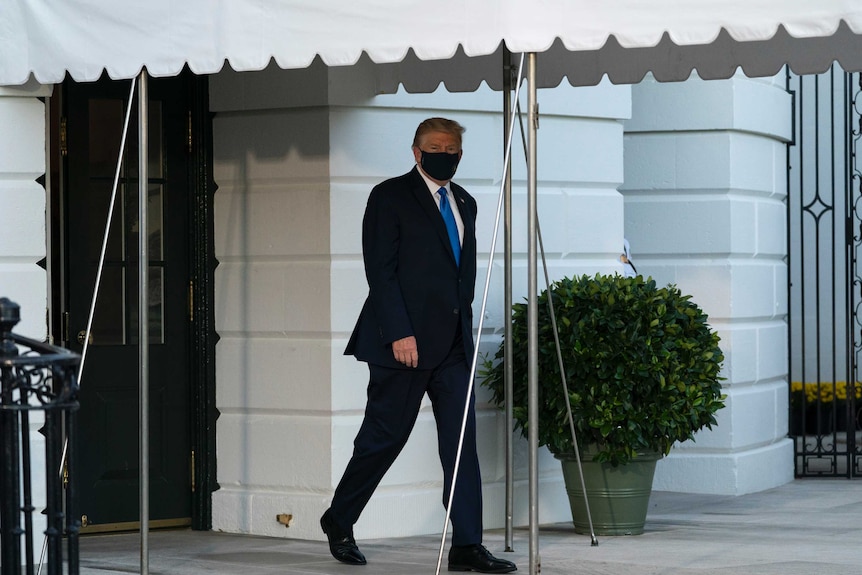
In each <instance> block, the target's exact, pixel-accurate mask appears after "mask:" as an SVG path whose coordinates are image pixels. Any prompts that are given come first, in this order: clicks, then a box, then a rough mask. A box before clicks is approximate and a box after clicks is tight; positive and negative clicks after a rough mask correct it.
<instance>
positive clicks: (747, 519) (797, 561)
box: [80, 479, 862, 575]
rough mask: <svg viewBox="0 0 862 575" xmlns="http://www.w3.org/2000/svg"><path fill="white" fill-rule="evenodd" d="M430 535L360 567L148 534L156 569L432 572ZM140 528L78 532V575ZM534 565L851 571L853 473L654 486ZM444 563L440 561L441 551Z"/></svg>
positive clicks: (639, 571)
mask: <svg viewBox="0 0 862 575" xmlns="http://www.w3.org/2000/svg"><path fill="white" fill-rule="evenodd" d="M438 541H439V539H438V537H437V536H424V537H408V538H403V539H379V540H363V541H359V546H360V548H361V549H362V551H363V552H364V553H365V555H366V557H367V558H368V565H366V566H362V567H354V566H349V565H342V564H340V563H338V562H337V561H335V560H334V559H332V558H331V557H330V555H329V550H328V548H327V545H326V543H325V542H321V541H300V540H292V539H274V538H265V537H254V536H247V535H245V536H244V535H228V534H225V533H214V532H198V531H155V532H153V533H152V534H151V535H150V539H149V542H150V555H149V572H150V573H152V574H154V575H156V574H159V575H227V574H231V575H235V574H239V575H273V574H280V575H300V574H302V575H313V574H316V575H341V574H352V575H420V574H423V573H429V574H433V573H434V572H435V569H436V561H437V545H438ZM503 542H504V539H503V533H502V531H500V530H493V531H488V532H487V533H486V535H485V544H486V546H487V547H488V549H490V550H491V552H492V553H494V554H499V555H501V556H503V557H505V558H506V559H510V560H512V561H515V563H517V564H518V573H525V574H528V573H529V572H530V568H529V560H528V555H529V549H528V548H529V532H528V531H527V530H526V529H518V530H516V532H515V541H514V548H515V551H514V552H511V553H504V552H503V551H502V549H503V547H504V545H503ZM138 545H139V536H138V535H137V534H129V535H100V536H87V537H84V538H82V540H81V547H80V549H81V561H82V568H81V573H82V575H113V574H119V573H138V572H139V565H140V557H139V554H140V551H139V547H138ZM539 550H540V556H541V573H542V574H543V575H580V574H583V575H612V574H613V575H666V574H673V575H718V574H722V575H724V574H734V575H798V574H799V575H801V574H805V575H838V574H841V575H858V574H860V573H862V480H859V479H857V480H847V479H816V480H815V479H806V480H797V481H794V482H792V483H789V484H787V485H784V486H782V487H779V488H776V489H772V490H769V491H764V492H761V493H755V494H752V495H744V496H740V497H727V496H715V495H708V496H702V495H691V494H681V493H668V492H654V493H653V494H652V497H651V499H650V512H649V515H648V517H647V524H646V531H645V533H644V534H643V535H637V536H627V537H599V546H598V547H592V546H591V545H590V538H589V536H586V535H576V534H575V532H574V529H573V528H572V526H571V524H563V523H560V524H554V525H544V526H542V527H541V529H540V531H539ZM442 571H443V572H445V571H446V563H445V557H444V563H443V569H442Z"/></svg>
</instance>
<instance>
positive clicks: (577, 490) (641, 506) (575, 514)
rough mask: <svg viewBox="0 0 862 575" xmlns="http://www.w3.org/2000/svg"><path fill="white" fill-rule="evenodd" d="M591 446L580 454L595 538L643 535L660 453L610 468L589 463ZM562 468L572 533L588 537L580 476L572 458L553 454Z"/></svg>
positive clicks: (642, 456)
mask: <svg viewBox="0 0 862 575" xmlns="http://www.w3.org/2000/svg"><path fill="white" fill-rule="evenodd" d="M595 452H596V449H595V447H588V448H586V449H584V450H583V451H582V453H581V463H582V465H583V469H584V484H585V485H586V490H587V498H588V499H589V504H590V512H591V513H592V519H593V529H594V530H595V533H596V534H597V535H640V534H641V533H643V532H644V523H645V522H646V515H647V509H648V507H649V496H650V492H651V491H652V481H653V477H654V476H655V464H656V462H657V461H658V460H659V459H661V457H662V456H661V454H660V453H641V454H639V455H638V456H637V457H636V458H635V459H634V460H632V461H631V462H629V463H628V464H626V465H620V466H618V467H613V466H612V465H611V464H609V463H599V462H596V461H593V455H594V453H595ZM555 457H556V458H557V459H559V460H560V463H561V464H562V467H563V479H564V480H565V483H566V492H567V493H568V494H569V504H570V505H571V507H572V520H573V522H574V525H575V533H582V534H589V533H590V524H589V521H588V518H587V510H586V504H585V503H584V494H583V493H584V492H583V489H582V487H581V476H580V472H579V470H578V463H577V460H576V459H575V456H574V455H555Z"/></svg>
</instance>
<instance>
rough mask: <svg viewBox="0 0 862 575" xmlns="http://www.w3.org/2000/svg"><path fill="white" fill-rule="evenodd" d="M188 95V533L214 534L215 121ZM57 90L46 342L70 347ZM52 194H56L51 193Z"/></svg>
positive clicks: (194, 91)
mask: <svg viewBox="0 0 862 575" xmlns="http://www.w3.org/2000/svg"><path fill="white" fill-rule="evenodd" d="M180 76H182V77H184V79H185V89H186V90H187V91H188V92H187V95H188V101H189V110H188V125H187V129H188V153H189V176H188V177H189V181H188V189H189V192H190V193H189V198H190V199H189V202H190V204H189V210H188V214H189V216H188V217H189V222H188V229H189V251H190V253H189V273H190V278H191V285H190V287H189V291H190V296H191V298H192V303H191V306H192V307H191V309H192V317H191V325H190V342H189V343H190V345H189V354H190V358H189V364H190V370H189V371H190V373H189V377H190V381H189V386H190V394H191V397H190V402H189V403H190V411H191V413H189V421H190V425H191V429H190V432H191V433H190V436H191V437H190V439H191V448H192V453H193V458H192V470H191V476H192V494H191V503H192V529H195V530H209V529H211V528H212V492H213V491H215V490H217V489H218V488H219V486H218V483H217V467H216V420H217V419H218V415H219V414H218V411H217V409H216V404H215V368H216V366H215V346H216V342H217V341H218V335H217V334H216V331H215V309H214V301H215V288H214V285H215V284H214V275H215V268H216V266H217V265H218V261H217V260H216V258H215V242H214V227H215V226H214V221H215V220H214V213H213V201H214V194H215V190H216V185H215V180H214V178H213V150H212V114H211V113H210V111H209V82H208V79H207V77H206V76H198V75H195V74H193V73H191V72H190V71H189V70H188V69H187V68H186V69H184V70H183V72H181V73H180ZM62 99H63V89H62V84H58V85H56V86H55V88H54V93H53V95H52V96H51V98H50V101H49V103H48V105H47V106H46V114H47V116H48V125H49V145H48V147H47V150H48V170H49V173H48V175H47V177H46V178H45V179H46V180H47V182H46V183H47V186H46V187H47V188H48V193H49V199H48V203H49V206H48V220H49V225H48V237H47V238H46V241H47V244H48V253H49V255H48V257H47V258H46V260H47V261H46V268H47V269H48V270H49V273H48V277H49V286H48V293H49V296H48V300H49V309H48V314H49V317H48V328H49V339H50V341H52V342H56V343H58V344H66V342H68V341H69V337H70V334H68V333H67V332H68V326H67V325H66V324H65V323H64V321H63V316H64V312H65V310H66V309H67V307H68V306H67V305H65V303H66V302H64V301H63V298H64V293H65V286H64V285H63V282H64V273H63V267H64V265H65V263H64V255H63V245H64V242H65V239H64V234H65V233H66V230H65V222H64V219H63V218H64V217H63V214H64V212H65V210H64V209H63V206H62V204H61V202H62V201H63V197H62V196H63V194H61V193H60V186H61V185H62V181H63V172H62V170H63V157H62V156H63V155H64V152H63V150H62V148H63V146H65V120H64V119H63V118H62V110H63V105H62V104H63V102H62ZM52 186H53V188H54V189H51V188H52Z"/></svg>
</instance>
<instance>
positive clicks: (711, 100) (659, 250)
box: [622, 76, 793, 494]
mask: <svg viewBox="0 0 862 575" xmlns="http://www.w3.org/2000/svg"><path fill="white" fill-rule="evenodd" d="M790 105H791V102H790V96H789V95H788V94H787V93H786V92H785V90H784V89H783V82H782V81H781V80H780V79H778V78H776V79H775V80H772V79H760V80H751V79H747V78H744V77H742V76H738V77H735V78H733V79H730V80H725V81H709V82H706V81H701V80H698V79H693V80H690V81H688V82H685V83H676V84H659V83H657V82H655V81H653V80H651V79H647V80H645V81H644V82H642V83H641V84H639V85H637V86H634V87H633V88H632V118H631V120H629V121H628V122H626V126H625V130H626V138H625V171H626V174H625V185H624V186H623V188H622V191H623V193H624V195H625V229H626V235H627V237H628V239H629V240H630V242H631V245H632V251H633V260H634V261H635V264H636V265H637V268H638V271H639V272H641V273H643V274H644V275H652V276H653V277H655V278H656V279H657V280H658V281H660V282H672V283H676V284H677V285H678V286H679V287H680V289H682V291H683V292H684V293H690V294H692V295H693V301H695V302H696V303H698V304H699V305H700V306H701V307H702V308H703V309H704V311H706V313H707V314H708V315H709V316H710V323H711V324H712V326H713V327H714V328H716V329H717V330H718V332H719V335H720V336H721V340H722V341H721V344H720V345H721V348H722V350H723V351H724V354H725V365H724V371H723V375H724V376H725V377H726V378H727V379H726V381H725V382H724V390H725V393H726V394H727V401H726V403H727V407H725V408H724V409H723V410H721V411H719V412H718V414H717V419H718V426H717V427H715V428H714V429H713V430H712V431H704V432H701V433H699V434H698V435H697V437H696V441H695V442H686V443H684V444H682V445H678V446H677V447H676V448H675V449H674V451H673V452H672V453H671V456H670V457H668V458H666V459H665V460H663V461H662V462H660V463H659V466H658V468H657V472H656V479H655V483H654V488H656V489H662V490H672V491H687V492H701V493H724V494H743V493H750V492H754V491H759V490H763V489H767V488H770V487H774V486H777V485H781V484H783V483H786V482H788V481H790V480H792V479H793V445H792V443H791V442H790V440H789V439H787V438H786V434H787V326H786V314H787V268H786V264H785V261H784V257H785V255H786V212H785V205H784V199H785V195H786V190H787V188H786V155H785V154H786V150H785V143H786V142H787V141H788V140H789V139H790V136H791V114H790Z"/></svg>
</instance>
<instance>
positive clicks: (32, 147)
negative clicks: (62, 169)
mask: <svg viewBox="0 0 862 575" xmlns="http://www.w3.org/2000/svg"><path fill="white" fill-rule="evenodd" d="M0 126H3V130H2V131H0V180H2V179H5V178H8V176H7V175H6V174H14V178H15V179H19V180H24V181H32V180H35V179H36V178H38V177H39V176H41V175H42V174H43V173H44V172H45V104H44V103H43V102H41V101H40V100H39V99H38V98H31V97H25V98H16V97H3V96H0Z"/></svg>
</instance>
